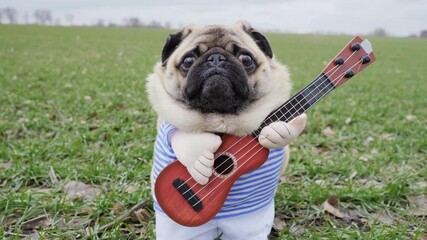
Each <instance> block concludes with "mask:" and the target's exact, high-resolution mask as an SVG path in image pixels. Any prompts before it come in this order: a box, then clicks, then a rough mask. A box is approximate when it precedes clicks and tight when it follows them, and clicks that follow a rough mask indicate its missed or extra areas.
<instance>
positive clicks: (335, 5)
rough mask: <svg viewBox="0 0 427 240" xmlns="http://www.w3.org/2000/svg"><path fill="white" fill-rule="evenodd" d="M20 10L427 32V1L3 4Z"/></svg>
mask: <svg viewBox="0 0 427 240" xmlns="http://www.w3.org/2000/svg"><path fill="white" fill-rule="evenodd" d="M6 6H10V7H14V8H16V9H17V10H18V11H19V13H20V15H21V17H20V21H21V22H22V21H23V20H22V19H23V17H22V16H23V14H24V13H27V14H28V15H29V16H30V17H31V16H32V12H33V11H34V10H36V9H50V10H51V11H52V13H53V16H54V19H57V18H59V19H60V20H61V23H62V24H64V25H66V24H67V21H66V20H65V18H64V16H65V15H66V14H72V15H73V16H74V21H73V22H74V24H94V23H96V22H97V21H98V19H104V20H105V22H106V23H108V22H109V21H112V22H116V23H120V24H122V23H123V19H125V18H128V17H133V16H134V17H139V18H140V19H141V20H142V21H144V22H150V21H151V20H157V21H161V22H163V23H165V22H166V21H169V22H170V23H171V24H172V27H175V28H179V27H181V26H184V25H187V24H211V23H217V24H228V23H234V22H236V21H237V20H240V19H244V20H247V21H248V22H250V23H251V24H252V25H253V26H254V27H256V28H258V29H263V30H276V31H277V30H280V31H283V32H293V33H309V32H323V33H348V34H366V33H370V32H372V31H373V30H374V29H376V28H384V29H385V30H386V31H387V32H388V33H389V34H391V35H395V36H407V35H409V34H419V33H420V31H421V30H423V29H427V0H358V1H349V0H281V1H280V0H265V1H262V0H237V1H227V0H209V1H205V0H203V1H202V0H200V1H196V0H182V1H166V0H157V1H156V0H0V7H6Z"/></svg>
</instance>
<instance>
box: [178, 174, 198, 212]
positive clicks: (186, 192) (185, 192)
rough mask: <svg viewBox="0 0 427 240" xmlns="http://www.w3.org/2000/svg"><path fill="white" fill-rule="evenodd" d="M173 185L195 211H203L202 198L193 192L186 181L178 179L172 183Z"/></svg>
mask: <svg viewBox="0 0 427 240" xmlns="http://www.w3.org/2000/svg"><path fill="white" fill-rule="evenodd" d="M172 185H173V186H174V187H175V189H176V190H178V192H179V193H180V194H181V196H182V197H183V198H184V199H185V200H186V201H187V203H188V204H190V206H191V207H192V208H193V209H194V211H196V212H200V211H201V210H202V208H203V205H202V201H200V198H199V197H198V196H197V195H196V194H195V193H194V192H193V190H192V189H191V188H190V187H189V186H188V184H187V183H186V182H185V181H184V180H182V179H181V178H177V179H175V180H174V181H173V182H172ZM177 210H178V209H177Z"/></svg>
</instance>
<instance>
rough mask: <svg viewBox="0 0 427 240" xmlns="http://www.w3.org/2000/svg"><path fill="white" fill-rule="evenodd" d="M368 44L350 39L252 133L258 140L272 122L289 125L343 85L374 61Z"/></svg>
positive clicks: (356, 39)
mask: <svg viewBox="0 0 427 240" xmlns="http://www.w3.org/2000/svg"><path fill="white" fill-rule="evenodd" d="M375 59H376V58H375V55H374V53H373V52H372V45H371V43H370V42H369V41H368V40H367V39H365V40H363V39H361V38H360V37H357V36H356V37H354V38H353V39H352V40H351V41H350V42H349V43H348V44H347V45H346V46H344V48H343V49H342V50H341V51H340V52H339V53H338V54H337V55H336V57H335V58H333V59H332V60H331V61H330V62H329V64H328V65H327V66H326V67H325V68H324V69H323V71H322V73H321V74H320V75H319V76H318V77H317V78H316V79H314V80H313V81H312V82H311V83H310V84H308V85H307V86H306V87H305V88H303V89H302V90H301V91H299V92H298V93H297V94H295V96H293V97H292V98H291V99H289V100H288V101H287V102H285V103H284V104H283V105H281V106H280V107H278V108H277V109H276V110H274V111H273V112H271V113H270V114H269V115H268V116H267V117H266V118H265V119H264V121H262V123H261V126H260V127H259V128H258V129H257V130H255V131H253V132H252V136H253V137H255V138H258V136H259V134H260V133H261V130H262V129H263V128H264V127H266V126H268V125H269V124H270V123H272V122H277V121H284V122H289V121H290V120H292V119H293V118H295V117H296V116H298V115H300V114H302V113H304V112H306V111H307V110H308V109H310V108H311V107H312V106H314V105H315V104H316V103H317V102H318V101H320V99H322V98H323V97H325V96H326V95H327V94H328V93H330V92H331V91H332V90H334V89H335V88H337V87H339V86H340V85H342V84H343V83H345V82H347V80H349V79H350V78H352V77H353V76H354V75H356V74H358V73H359V72H360V71H362V70H363V69H364V68H366V67H367V66H368V65H369V64H371V63H372V62H374V61H375Z"/></svg>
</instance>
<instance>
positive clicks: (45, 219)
mask: <svg viewBox="0 0 427 240" xmlns="http://www.w3.org/2000/svg"><path fill="white" fill-rule="evenodd" d="M50 225H52V221H51V220H50V217H49V214H45V215H41V216H38V217H35V218H33V219H30V220H28V221H25V222H23V223H21V228H22V229H24V230H33V229H40V228H43V227H49V226H50Z"/></svg>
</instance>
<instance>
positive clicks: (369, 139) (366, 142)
mask: <svg viewBox="0 0 427 240" xmlns="http://www.w3.org/2000/svg"><path fill="white" fill-rule="evenodd" d="M373 141H374V138H373V137H371V136H369V137H367V138H366V140H365V141H363V144H364V145H368V144H370V143H371V142H373Z"/></svg>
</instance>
